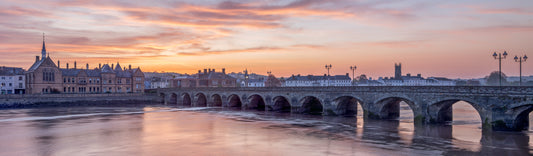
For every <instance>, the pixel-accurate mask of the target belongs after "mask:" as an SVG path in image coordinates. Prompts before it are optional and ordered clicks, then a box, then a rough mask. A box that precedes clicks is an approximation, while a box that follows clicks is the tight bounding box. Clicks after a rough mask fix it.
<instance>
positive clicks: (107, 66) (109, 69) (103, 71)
mask: <svg viewBox="0 0 533 156" xmlns="http://www.w3.org/2000/svg"><path fill="white" fill-rule="evenodd" d="M101 71H102V73H113V70H112V69H111V67H109V64H104V66H102V70H101Z"/></svg>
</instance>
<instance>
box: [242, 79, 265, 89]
mask: <svg viewBox="0 0 533 156" xmlns="http://www.w3.org/2000/svg"><path fill="white" fill-rule="evenodd" d="M265 82H266V80H265V79H264V78H259V79H249V80H248V85H246V81H241V86H248V87H265Z"/></svg>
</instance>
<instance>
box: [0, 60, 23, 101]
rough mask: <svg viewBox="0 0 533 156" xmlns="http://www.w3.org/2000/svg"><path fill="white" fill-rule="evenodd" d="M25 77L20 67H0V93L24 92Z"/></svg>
mask: <svg viewBox="0 0 533 156" xmlns="http://www.w3.org/2000/svg"><path fill="white" fill-rule="evenodd" d="M25 79H26V78H25V76H24V70H23V69H22V68H16V67H5V66H2V67H0V94H25V93H26V92H25V88H26V83H25Z"/></svg>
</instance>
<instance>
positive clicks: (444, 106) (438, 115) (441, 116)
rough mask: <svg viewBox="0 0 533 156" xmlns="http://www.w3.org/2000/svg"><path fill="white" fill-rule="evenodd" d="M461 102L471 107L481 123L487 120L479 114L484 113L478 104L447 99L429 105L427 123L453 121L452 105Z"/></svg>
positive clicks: (470, 101)
mask: <svg viewBox="0 0 533 156" xmlns="http://www.w3.org/2000/svg"><path fill="white" fill-rule="evenodd" d="M460 101H463V102H465V103H467V104H469V105H470V106H472V107H473V108H474V109H475V110H476V113H477V114H478V115H479V118H480V119H481V121H480V122H481V123H483V121H485V120H488V119H487V117H486V115H485V114H484V113H481V112H485V108H483V107H482V106H480V105H479V104H478V103H475V102H472V101H473V100H470V99H461V98H447V99H441V100H439V101H436V102H432V103H430V105H429V107H428V114H429V115H430V118H429V122H430V123H445V122H451V121H453V107H452V106H453V105H454V104H456V103H458V102H460Z"/></svg>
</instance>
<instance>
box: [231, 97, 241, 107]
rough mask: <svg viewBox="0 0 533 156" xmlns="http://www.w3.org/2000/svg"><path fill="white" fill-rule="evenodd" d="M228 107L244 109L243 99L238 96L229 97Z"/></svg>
mask: <svg viewBox="0 0 533 156" xmlns="http://www.w3.org/2000/svg"><path fill="white" fill-rule="evenodd" d="M228 107H242V102H241V98H240V97H239V95H237V94H231V95H229V96H228Z"/></svg>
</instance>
